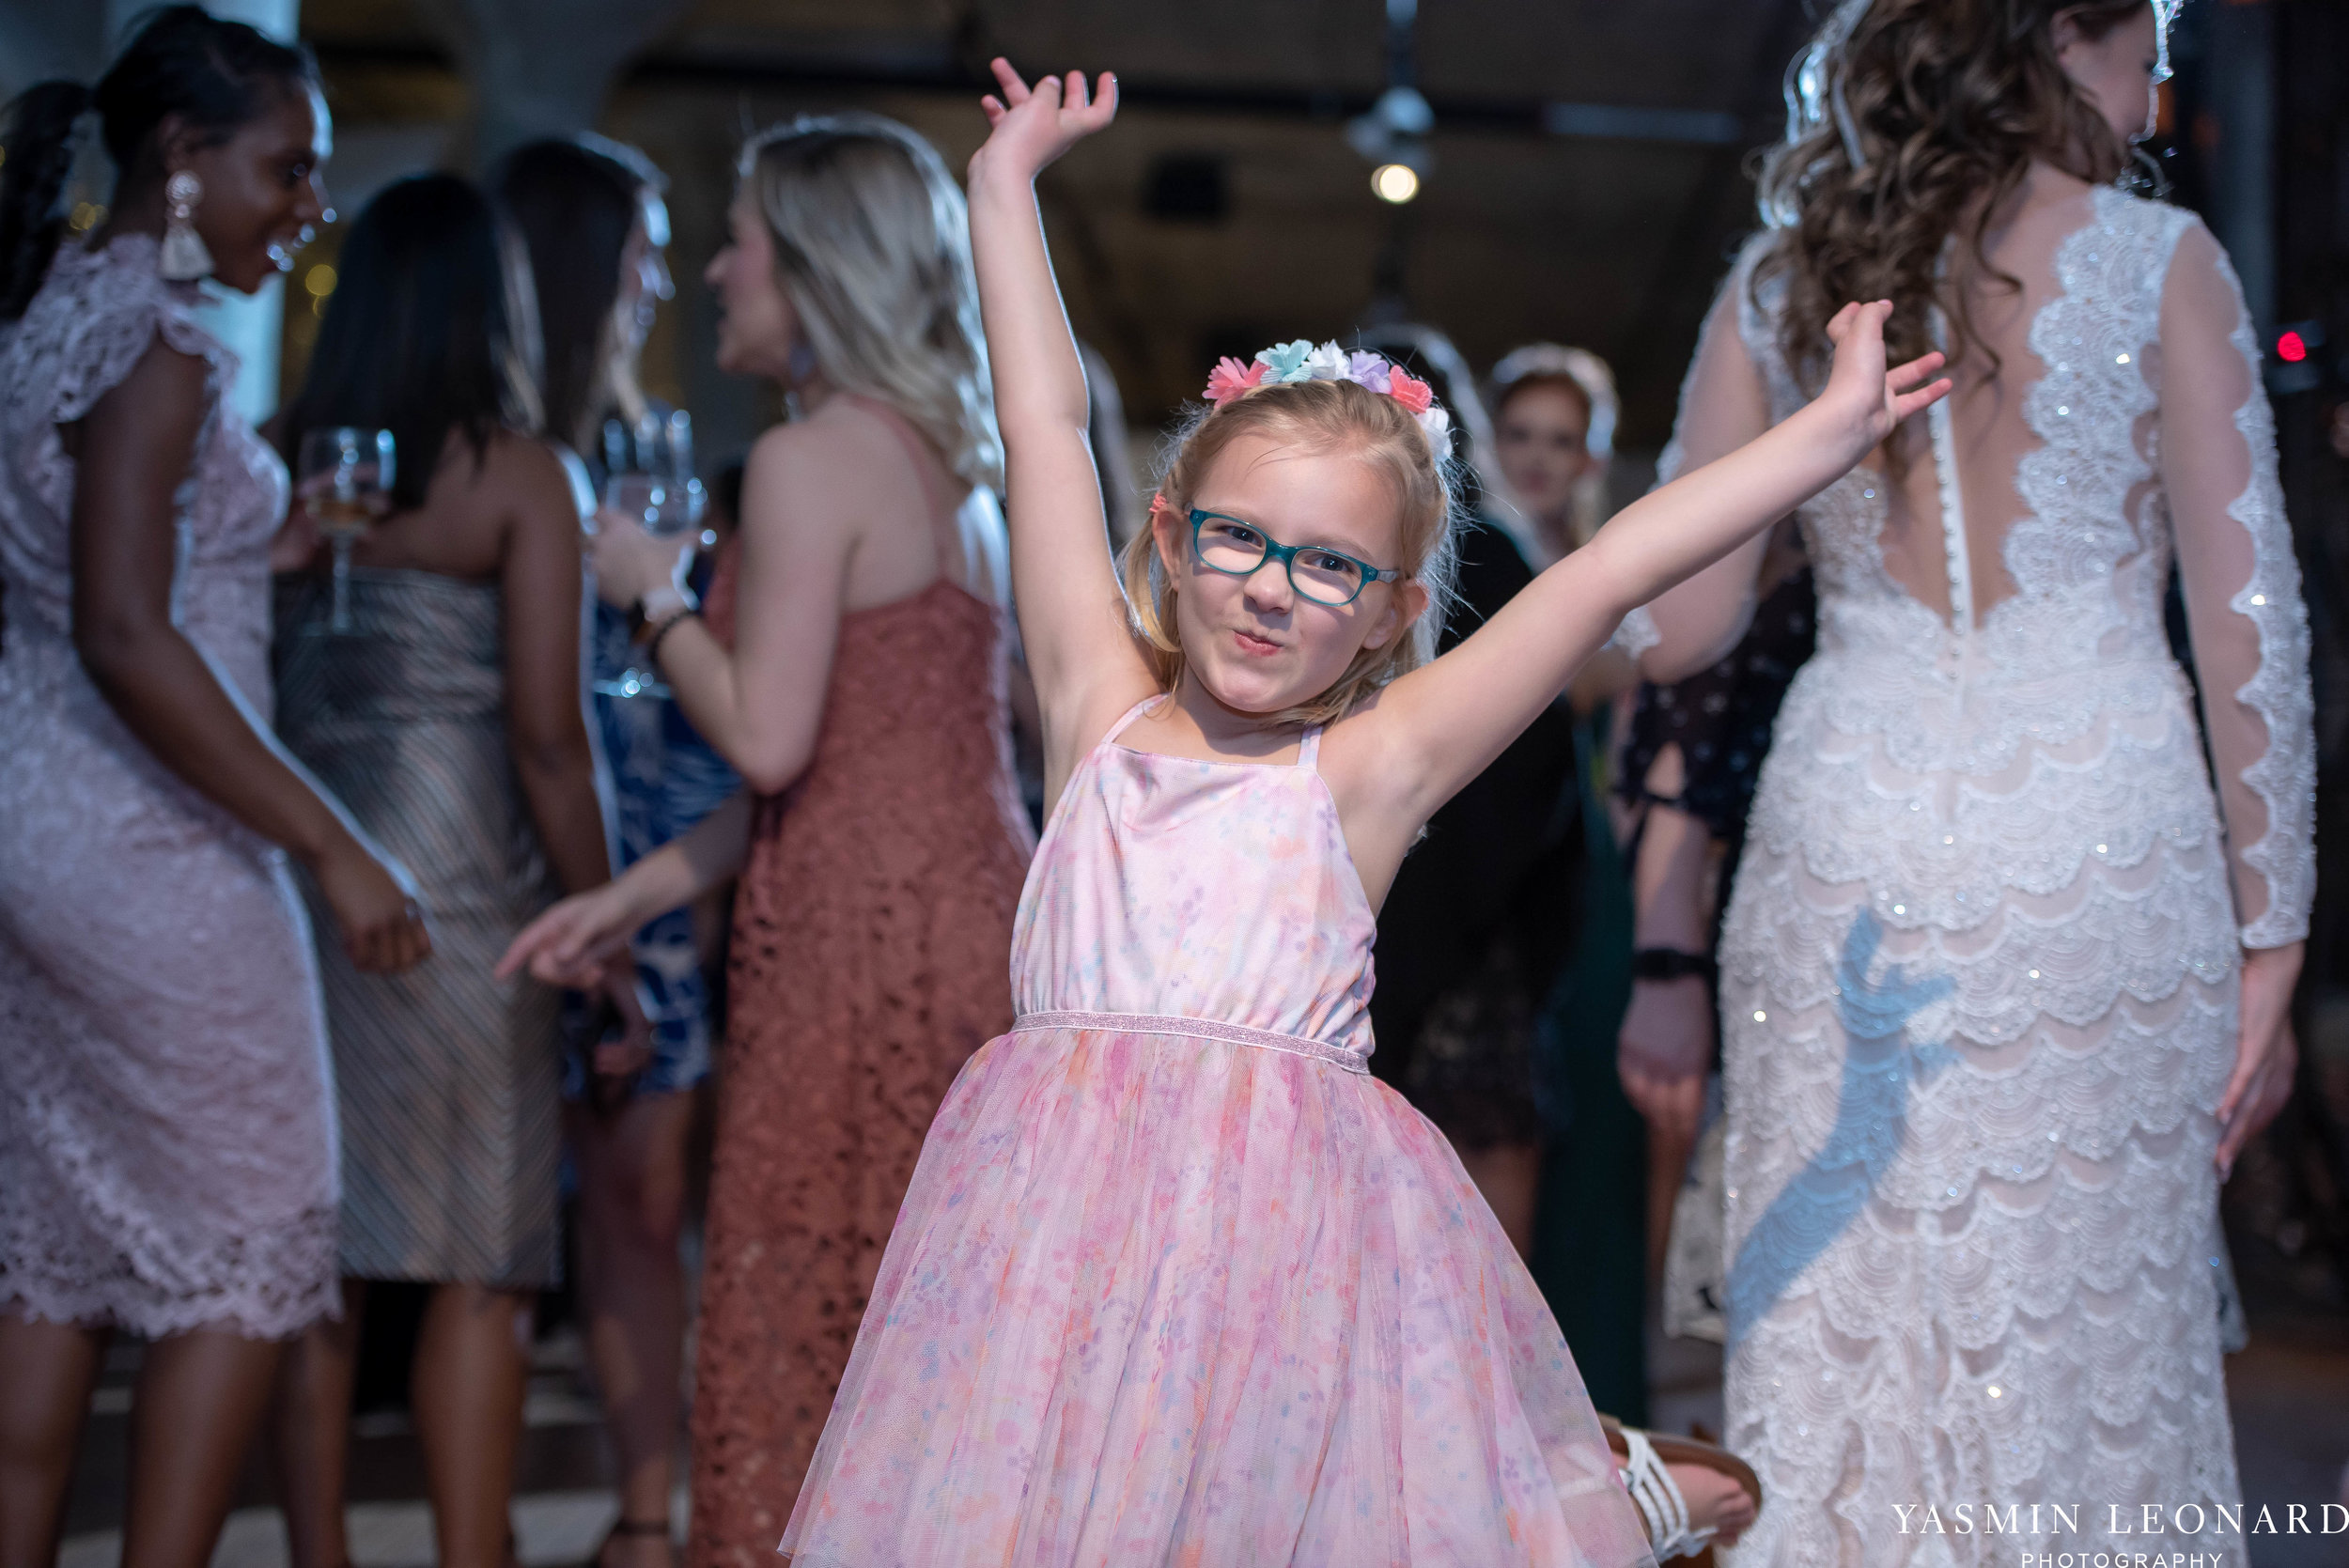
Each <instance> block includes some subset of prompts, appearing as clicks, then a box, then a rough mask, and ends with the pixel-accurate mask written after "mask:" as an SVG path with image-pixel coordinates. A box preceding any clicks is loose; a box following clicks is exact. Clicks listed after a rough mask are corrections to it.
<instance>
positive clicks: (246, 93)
mask: <svg viewBox="0 0 2349 1568" xmlns="http://www.w3.org/2000/svg"><path fill="white" fill-rule="evenodd" d="M318 85H319V74H318V65H317V63H316V62H315V61H313V60H312V59H311V57H310V52H309V51H308V50H307V49H304V48H303V47H301V46H300V45H298V44H287V43H279V42H277V41H276V40H275V39H271V38H268V37H266V36H265V35H263V34H262V33H260V32H258V31H257V30H256V29H254V28H252V27H249V26H247V25H245V24H244V23H241V22H226V21H223V20H221V19H220V18H219V17H216V16H213V15H211V14H210V12H208V11H206V10H205V9H204V8H203V7H201V6H186V5H181V6H165V7H163V8H160V9H158V10H153V11H149V12H148V13H146V16H145V18H144V20H142V21H141V22H140V23H139V29H138V31H137V33H136V34H134V35H132V39H131V41H130V42H128V43H126V44H124V45H123V46H122V53H120V54H117V55H116V56H115V60H114V64H113V65H111V66H109V67H108V68H107V69H106V74H105V75H103V76H101V77H100V78H99V80H98V85H96V86H94V87H85V86H83V85H81V84H80V83H78V82H62V81H60V82H43V83H41V84H40V85H38V86H36V87H33V88H31V89H29V90H27V91H26V92H25V93H23V95H22V96H21V97H19V98H18V99H17V100H16V101H15V102H13V103H11V104H10V105H9V106H8V119H9V124H8V141H7V144H6V145H7V148H8V158H7V162H6V163H5V164H0V321H13V320H16V319H17V318H19V317H22V316H23V314H24V309H25V307H26V306H27V305H29V304H31V303H33V296H34V295H35V294H37V293H39V291H40V286H41V280H42V279H44V278H46V277H47V276H48V275H49V264H50V262H51V261H53V260H54V259H55V257H56V254H57V241H59V240H60V239H61V238H63V236H64V231H65V225H64V222H63V214H61V213H59V212H58V211H57V210H56V209H57V196H58V194H59V193H60V192H62V191H63V190H64V189H65V185H66V181H67V180H68V179H71V178H72V173H73V159H74V155H75V153H76V152H77V151H78V150H79V148H78V147H77V146H76V145H75V144H76V140H77V138H76V137H75V135H74V122H75V121H76V120H78V119H80V118H81V117H82V116H83V115H84V114H85V113H86V112H88V111H90V110H93V109H94V110H96V111H97V112H98V116H99V119H100V121H101V124H102V126H103V132H102V134H103V136H104V139H105V144H106V152H107V155H108V156H110V157H111V158H113V160H114V163H115V172H116V178H117V179H121V180H130V179H138V178H152V179H161V178H162V176H161V173H160V171H159V170H157V168H156V166H155V163H154V158H155V148H154V138H155V132H156V128H157V127H158V126H160V125H161V124H162V123H163V120H164V118H165V117H166V116H172V115H177V116H179V118H180V120H181V122H182V123H183V124H185V125H186V127H187V128H188V129H189V130H190V131H192V132H194V133H195V134H196V135H198V136H199V137H202V138H206V139H208V140H212V141H218V140H225V139H226V137H228V136H229V135H231V134H232V133H234V132H235V131H236V130H237V128H238V127H239V126H241V125H243V124H245V123H246V122H247V121H249V120H251V119H252V118H253V117H254V116H257V115H259V114H261V113H263V112H264V111H265V110H266V109H267V108H268V107H269V104H270V99H269V98H268V97H267V96H266V95H267V94H269V93H272V92H286V91H294V92H303V91H315V90H317V88H318Z"/></svg>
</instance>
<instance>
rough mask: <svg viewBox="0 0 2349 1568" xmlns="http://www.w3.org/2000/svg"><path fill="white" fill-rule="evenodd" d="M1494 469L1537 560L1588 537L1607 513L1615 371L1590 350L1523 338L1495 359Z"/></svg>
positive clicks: (1552, 556)
mask: <svg viewBox="0 0 2349 1568" xmlns="http://www.w3.org/2000/svg"><path fill="white" fill-rule="evenodd" d="M1490 401H1491V405H1492V411H1493V413H1492V428H1491V438H1490V439H1491V441H1492V444H1493V451H1494V455H1495V458H1496V459H1497V460H1496V463H1495V465H1494V473H1495V474H1497V475H1498V476H1499V477H1500V478H1501V480H1502V481H1503V482H1504V483H1505V485H1506V486H1507V496H1508V499H1509V501H1510V502H1511V503H1512V504H1514V505H1515V506H1516V507H1517V512H1518V515H1519V518H1520V531H1521V533H1522V534H1523V536H1524V537H1525V539H1526V540H1527V542H1528V543H1530V544H1531V546H1532V553H1534V554H1536V555H1537V557H1538V558H1539V559H1540V560H1542V561H1555V560H1557V559H1558V558H1559V557H1560V556H1562V555H1564V554H1565V553H1566V552H1567V551H1571V550H1573V549H1574V548H1575V547H1576V546H1578V545H1584V544H1588V543H1589V542H1590V540H1591V536H1592V535H1594V534H1595V533H1597V532H1598V525H1599V524H1600V523H1602V522H1604V521H1606V520H1607V469H1608V465H1609V464H1610V462H1611V461H1612V460H1613V458H1614V455H1615V415H1616V407H1617V405H1616V399H1615V373H1614V372H1613V371H1612V370H1610V369H1609V368H1608V367H1607V362H1606V361H1605V360H1603V359H1601V358H1599V357H1598V356H1597V355H1596V354H1595V353H1592V352H1591V351H1590V350H1589V349H1568V348H1564V347H1562V346H1561V345H1559V344H1556V343H1529V344H1527V345H1526V346H1525V347H1524V348H1522V349H1514V350H1512V351H1511V352H1510V353H1509V354H1507V355H1506V356H1504V357H1503V358H1502V359H1501V363H1500V364H1499V365H1494V366H1493V373H1492V378H1491V395H1490Z"/></svg>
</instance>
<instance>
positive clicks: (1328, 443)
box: [1120, 381, 1458, 725]
mask: <svg viewBox="0 0 2349 1568" xmlns="http://www.w3.org/2000/svg"><path fill="white" fill-rule="evenodd" d="M1248 435H1260V436H1264V437H1266V438H1268V439H1269V440H1271V441H1275V442H1280V443H1282V444H1283V445H1287V446H1299V447H1303V448H1304V449H1305V450H1307V451H1309V452H1344V453H1347V454H1350V455H1353V456H1356V457H1359V458H1361V460H1363V461H1364V462H1367V463H1370V464H1372V465H1373V466H1374V467H1376V468H1377V469H1378V470H1379V472H1380V474H1381V475H1382V476H1383V477H1384V478H1385V479H1386V480H1387V482H1388V485H1389V487H1390V489H1392V492H1393V494H1394V498H1395V503H1396V505H1397V508H1398V510H1399V511H1400V513H1401V516H1402V523H1403V527H1402V546H1401V559H1400V560H1398V561H1396V562H1394V563H1393V566H1394V567H1395V568H1396V569H1398V570H1400V571H1401V572H1402V574H1403V576H1404V578H1405V579H1407V580H1408V581H1411V582H1417V583H1418V584H1419V586H1420V587H1421V588H1422V589H1423V591H1424V592H1425V593H1426V595H1427V608H1426V609H1425V610H1424V611H1423V613H1421V614H1420V616H1419V618H1418V619H1417V620H1416V621H1414V622H1413V623H1412V624H1411V625H1410V626H1409V627H1408V628H1406V629H1404V631H1403V633H1402V634H1401V635H1400V636H1397V637H1394V638H1392V640H1390V641H1389V642H1388V643H1387V644H1386V645H1385V646H1383V647H1377V648H1370V647H1365V648H1362V649H1361V650H1360V651H1358V652H1357V653H1356V654H1355V655H1354V659H1353V661H1352V662H1350V663H1349V664H1347V665H1346V671H1345V673H1344V674H1343V675H1339V676H1338V678H1337V680H1336V681H1335V682H1333V683H1332V684H1331V685H1330V688H1329V690H1327V691H1323V692H1321V693H1320V694H1319V695H1317V696H1315V697H1314V698H1312V699H1311V700H1310V701H1307V702H1304V703H1300V704H1299V705H1298V706H1295V707H1289V708H1283V709H1282V710H1281V711H1280V712H1278V713H1275V714H1272V715H1270V716H1269V717H1270V719H1271V721H1272V722H1274V723H1277V724H1299V725H1302V724H1326V723H1330V722H1334V721H1336V720H1338V719H1342V718H1344V717H1345V716H1346V714H1347V713H1349V712H1351V711H1352V710H1353V708H1354V707H1355V706H1356V705H1357V704H1359V703H1361V701H1362V700H1363V699H1364V698H1366V697H1368V696H1370V695H1371V694H1372V693H1373V692H1375V691H1377V690H1378V688H1380V687H1382V686H1384V685H1386V684H1387V683H1388V682H1389V681H1391V680H1392V679H1394V678H1395V677H1396V676H1398V675H1408V673H1409V672H1411V671H1413V670H1416V669H1418V668H1419V667H1420V666H1421V665H1423V664H1424V663H1426V662H1427V661H1428V660H1431V659H1433V658H1435V656H1436V643H1437V639H1438V638H1439V636H1441V634H1442V631H1443V622H1444V615H1445V613H1447V612H1448V611H1449V610H1450V609H1451V607H1452V598H1453V589H1452V584H1453V578H1454V576H1455V571H1456V568H1457V564H1458V558H1457V554H1456V551H1455V544H1454V538H1453V507H1454V478H1453V462H1452V458H1451V457H1450V455H1449V454H1446V453H1439V452H1438V451H1437V450H1436V449H1435V448H1434V446H1433V445H1432V444H1430V442H1429V441H1428V439H1427V436H1426V433H1425V432H1424V431H1423V430H1422V429H1421V428H1420V427H1419V424H1418V422H1417V421H1416V420H1415V419H1413V417H1412V416H1411V413H1410V411H1409V410H1408V409H1406V408H1405V407H1404V406H1403V405H1402V404H1401V403H1399V402H1397V401H1395V399H1393V398H1392V397H1390V396H1387V395H1386V394H1384V393H1379V392H1373V391H1371V390H1370V389H1369V388H1367V387H1363V386H1358V385H1356V384H1355V383H1354V382H1352V381H1291V382H1279V383H1274V384H1271V385H1268V386H1259V387H1256V388H1254V389H1252V390H1251V391H1249V392H1248V393H1246V394H1244V395H1243V396H1237V397H1235V398H1232V399H1231V400H1230V401H1228V402H1225V403H1222V404H1221V405H1218V406H1215V407H1202V408H1200V409H1198V410H1196V411H1193V412H1192V413H1191V414H1190V418H1189V419H1188V420H1187V421H1186V422H1185V424H1184V425H1183V427H1181V428H1180V429H1179V430H1177V431H1176V432H1175V437H1174V439H1173V441H1171V442H1169V443H1168V456H1167V460H1166V463H1165V467H1164V470H1163V472H1162V473H1161V474H1160V476H1159V495H1160V496H1161V497H1162V498H1163V499H1164V501H1165V503H1166V505H1167V506H1168V507H1169V508H1170V509H1172V510H1173V511H1174V513H1175V516H1176V517H1178V518H1186V519H1187V518H1188V517H1189V515H1190V507H1191V505H1192V501H1193V498H1194V497H1195V496H1196V495H1197V493H1198V489H1199V486H1200V485H1201V483H1202V482H1203V481H1205V479H1206V475H1207V472H1208V470H1209V469H1210V468H1211V467H1212V466H1213V465H1214V463H1215V460H1216V458H1219V457H1221V455H1222V454H1223V452H1224V450H1225V449H1226V448H1228V447H1229V446H1230V445H1231V444H1232V442H1235V441H1237V440H1238V439H1239V438H1240V437H1242V436H1248ZM1374 565H1379V566H1385V565H1387V563H1384V562H1377V563H1374ZM1120 574H1121V576H1122V578H1123V580H1124V584H1125V589H1126V603H1127V609H1128V615H1129V618H1130V620H1131V623H1132V626H1133V631H1134V636H1135V638H1136V639H1137V640H1138V641H1139V642H1140V643H1141V644H1142V646H1143V657H1144V658H1145V659H1147V660H1149V662H1150V668H1151V673H1152V674H1153V675H1156V676H1157V677H1158V680H1159V685H1160V686H1161V687H1163V688H1165V689H1166V690H1167V691H1173V690H1174V689H1175V685H1176V683H1177V682H1179V681H1180V680H1181V679H1182V675H1183V668H1184V664H1185V660H1184V657H1183V644H1182V636H1181V633H1180V631H1179V630H1178V629H1177V628H1176V624H1175V584H1174V582H1173V581H1172V580H1171V579H1170V578H1169V577H1168V575H1167V572H1166V567H1165V563H1164V562H1163V561H1162V560H1161V559H1160V558H1159V551H1158V530H1157V529H1156V528H1155V527H1145V528H1143V530H1142V531H1141V532H1140V533H1138V534H1136V535H1135V536H1133V537H1132V538H1131V539H1129V540H1128V541H1127V544H1126V549H1125V552H1124V556H1123V559H1122V560H1121V562H1120ZM1397 586H1398V587H1399V586H1400V584H1399V583H1398V584H1397Z"/></svg>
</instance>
